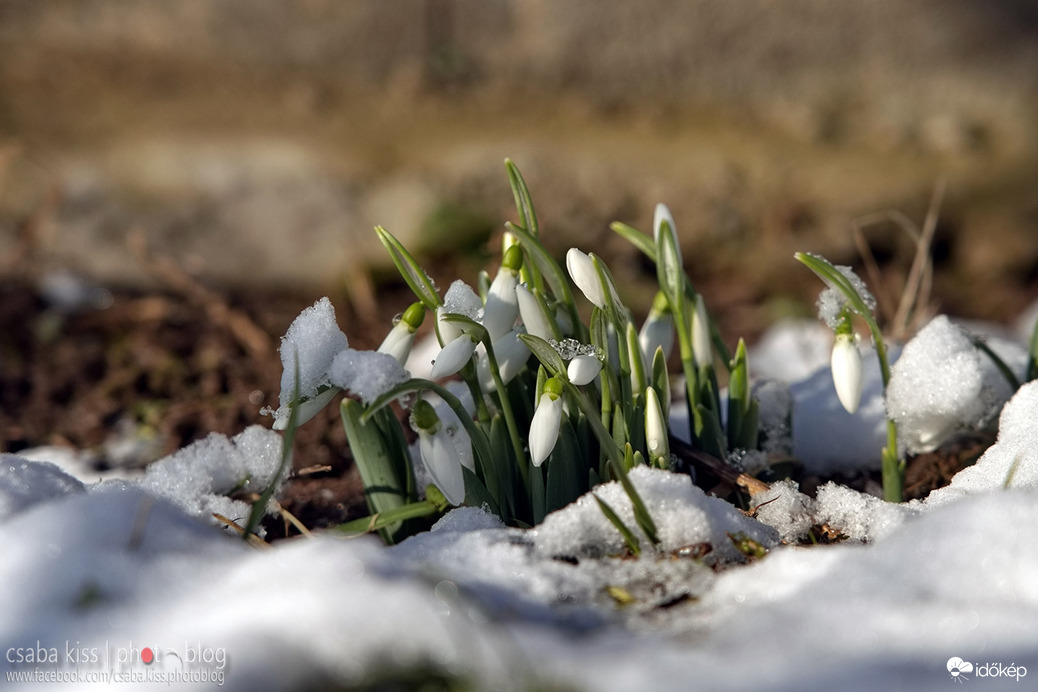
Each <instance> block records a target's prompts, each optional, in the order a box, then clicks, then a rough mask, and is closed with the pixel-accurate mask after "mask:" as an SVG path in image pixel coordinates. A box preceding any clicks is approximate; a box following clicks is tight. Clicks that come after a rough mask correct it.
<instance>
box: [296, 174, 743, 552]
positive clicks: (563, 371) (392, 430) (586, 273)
mask: <svg viewBox="0 0 1038 692" xmlns="http://www.w3.org/2000/svg"><path fill="white" fill-rule="evenodd" d="M506 168H507V172H508V176H509V180H510V182H511V185H512V191H513V194H514V197H515V200H516V209H517V212H518V220H517V222H516V223H508V224H506V229H507V230H506V233H505V237H504V242H503V243H502V247H503V251H502V255H501V260H500V263H499V266H498V268H497V271H496V273H495V274H494V277H493V279H492V280H491V278H490V276H489V274H484V275H483V276H482V277H481V279H480V281H479V282H478V285H477V287H476V288H475V289H473V288H472V287H470V286H468V285H466V284H464V283H463V282H460V281H457V282H455V283H454V284H452V285H451V287H450V288H449V289H448V290H447V291H446V293H445V294H444V295H443V296H442V297H441V295H440V292H439V290H438V289H437V287H436V286H435V284H434V283H433V282H432V280H431V279H430V278H429V277H428V275H427V274H426V272H425V271H424V270H423V269H422V268H421V266H420V265H419V264H418V263H417V262H416V261H415V259H414V258H413V257H412V256H411V255H410V253H408V251H407V250H406V248H404V247H403V245H401V244H400V243H399V241H398V240H397V239H396V238H395V237H394V236H393V235H391V234H390V233H389V232H388V231H386V230H385V229H383V228H381V227H379V228H376V233H377V234H378V237H379V239H380V240H381V242H382V244H383V245H384V246H385V247H386V249H387V250H388V252H389V254H390V256H391V258H392V260H393V262H394V264H395V265H396V266H397V268H398V270H399V271H400V274H401V276H402V277H403V279H404V280H405V281H406V282H407V284H408V285H409V287H410V288H411V290H412V291H413V292H414V294H415V296H416V298H417V302H416V303H415V304H414V305H412V306H411V307H410V308H409V309H408V310H407V311H406V312H405V313H404V314H403V316H402V317H401V318H400V320H399V321H397V323H396V324H395V325H394V326H393V328H392V330H391V331H390V333H389V334H388V335H387V336H386V338H385V340H384V341H383V343H382V345H381V346H380V347H379V352H380V353H381V354H383V355H385V356H391V357H392V362H393V364H394V366H395V367H398V368H400V367H403V366H405V365H406V364H407V362H408V356H409V354H410V350H411V347H412V345H413V343H414V339H415V336H416V334H417V333H418V330H419V329H420V327H421V326H422V323H423V320H424V318H425V316H426V315H432V316H434V317H435V319H434V324H433V328H434V331H435V334H436V338H437V339H438V341H439V345H440V350H439V352H438V354H437V355H436V356H435V359H434V362H433V366H432V370H431V379H423V378H416V377H414V376H411V375H410V374H409V373H406V375H405V376H404V377H395V376H394V377H390V378H388V379H387V382H386V385H385V386H384V387H382V388H381V390H380V391H377V392H376V393H375V395H374V396H370V395H369V396H365V397H361V398H359V399H358V397H357V396H353V394H355V393H356V392H354V391H353V390H352V389H351V388H350V387H349V386H348V385H349V383H350V382H352V381H353V380H352V379H351V378H350V377H349V376H343V375H341V374H340V376H339V377H338V378H337V379H336V378H325V379H328V380H329V381H332V379H334V381H335V382H339V383H342V382H345V383H346V386H341V387H338V388H335V389H333V388H329V389H328V390H322V391H321V393H320V394H315V396H313V397H310V398H307V397H296V398H295V399H293V400H292V401H291V402H289V404H288V406H289V408H291V409H293V410H295V409H297V408H298V409H299V410H302V409H303V408H304V407H308V408H313V407H315V406H319V405H323V403H325V398H324V397H325V393H324V392H325V391H332V395H334V394H335V392H336V391H339V390H341V391H344V392H345V393H346V394H348V395H350V396H346V397H345V398H344V399H343V401H342V404H341V410H342V419H343V424H344V426H345V429H346V433H347V437H348V439H349V442H350V447H351V450H352V453H353V457H354V459H355V461H356V464H357V466H358V468H359V469H360V472H361V477H362V479H363V481H364V484H365V488H366V494H367V499H368V504H369V507H370V509H371V511H372V515H371V516H370V517H368V518H365V519H362V520H357V521H355V522H351V523H350V524H348V525H344V527H343V528H344V530H347V531H364V530H379V531H380V532H381V534H382V536H383V538H385V539H386V540H387V541H389V542H394V541H397V540H400V539H401V538H403V537H405V536H406V535H408V534H409V533H411V532H413V531H414V530H415V527H416V524H415V523H414V519H415V518H416V517H422V516H427V515H433V514H436V513H439V512H442V511H444V510H445V509H446V508H447V507H449V506H452V505H459V504H463V503H464V504H469V505H474V506H485V507H488V508H489V509H490V510H491V511H493V512H495V513H497V514H498V515H499V516H501V517H502V518H503V519H504V520H505V521H506V522H508V523H510V524H513V525H520V526H529V525H534V524H536V523H538V522H540V521H541V520H542V519H543V518H544V516H545V515H546V514H547V513H548V512H551V511H553V510H555V509H559V508H561V507H563V506H565V505H566V504H569V503H570V502H573V501H574V500H576V499H577V498H578V497H580V496H581V495H583V494H585V493H587V492H588V491H589V490H592V489H593V488H594V486H595V485H597V484H598V483H600V482H603V481H607V480H618V481H620V482H621V483H622V484H623V485H624V488H625V489H626V490H627V494H628V496H629V497H630V499H631V502H632V506H633V507H634V510H635V511H634V516H635V520H636V522H637V528H638V530H639V531H640V535H642V536H643V537H644V538H647V539H648V540H649V541H650V543H656V542H657V536H656V527H655V524H654V523H653V520H652V517H651V516H649V513H648V511H646V509H645V506H644V504H643V503H642V502H641V500H640V498H639V497H638V494H637V491H636V490H635V488H634V486H633V485H631V484H630V482H629V481H628V480H627V472H628V471H629V470H630V469H631V468H632V467H633V466H635V465H637V464H651V465H653V466H656V467H658V468H663V469H670V468H675V467H676V465H677V464H676V463H675V458H674V457H673V455H672V454H671V449H672V445H671V436H672V434H674V431H673V430H672V429H671V423H670V418H669V414H670V404H671V373H670V371H669V369H668V364H669V361H670V360H671V359H672V357H673V356H672V353H674V352H675V346H676V347H677V349H676V352H677V354H678V359H679V361H680V368H681V373H682V374H683V375H684V381H685V397H686V403H687V407H688V411H689V415H688V420H689V423H688V429H687V431H683V432H682V434H681V435H680V436H681V437H684V438H686V439H691V441H692V444H693V446H694V447H695V448H696V449H698V450H700V451H701V452H703V453H705V454H709V455H713V456H714V457H716V458H717V459H718V460H719V462H718V463H724V462H723V460H724V459H725V458H726V455H727V454H728V452H729V451H734V450H742V449H755V448H756V446H757V439H758V431H757V409H756V406H757V404H756V401H755V400H754V399H753V397H752V396H751V394H750V388H749V381H750V378H749V370H748V362H747V357H746V349H745V346H744V344H742V342H741V341H740V343H739V345H738V348H737V349H736V354H735V356H734V357H732V356H731V355H730V354H729V353H728V351H727V349H726V348H725V346H724V344H723V342H721V340H720V338H719V337H718V336H717V333H716V331H715V330H714V328H713V326H712V323H711V321H710V317H709V314H708V312H707V308H706V304H705V301H704V300H703V296H702V295H700V294H698V293H697V292H696V291H695V290H694V289H693V287H692V285H691V283H690V282H689V280H688V277H687V275H686V273H685V271H684V266H683V259H682V254H681V248H680V245H679V243H678V238H677V233H676V231H675V226H674V220H673V218H672V217H671V215H670V212H669V211H668V210H667V208H666V207H665V206H663V205H659V206H658V207H657V208H656V212H655V215H654V221H653V234H652V236H651V237H650V236H648V235H646V234H643V233H641V232H639V231H637V230H636V229H633V228H631V227H630V226H626V225H624V224H614V226H613V228H614V230H616V232H618V233H619V234H620V235H621V236H623V237H625V238H627V239H628V240H630V241H631V242H632V243H633V244H634V245H635V246H636V247H637V248H638V249H639V250H641V251H642V252H644V253H645V254H646V255H647V256H648V257H649V259H650V260H651V261H652V262H654V263H655V265H656V273H657V280H658V283H659V292H658V294H657V297H656V300H655V301H654V303H653V306H652V309H651V311H650V313H649V316H648V318H647V319H646V320H645V322H644V323H643V324H641V325H640V326H639V325H636V324H635V320H634V316H633V314H632V312H631V311H630V310H628V308H627V307H626V306H625V305H624V303H623V301H622V298H621V291H620V290H618V287H617V285H616V282H615V280H614V279H613V276H612V274H611V273H610V271H609V268H608V267H607V266H606V264H605V263H604V262H603V261H602V259H601V258H600V257H598V256H597V255H596V254H594V253H593V252H584V251H583V250H581V249H579V248H572V249H570V250H569V251H568V252H567V253H566V257H565V262H564V267H565V269H563V266H560V264H559V263H558V262H557V261H556V259H555V258H554V257H553V256H552V255H551V254H550V253H549V252H548V251H547V250H546V249H545V247H544V245H543V244H542V242H541V238H540V228H539V225H538V222H537V217H536V213H535V212H534V208H533V204H532V202H531V200H530V195H529V191H528V189H527V187H526V184H525V182H524V181H523V179H522V176H521V175H520V174H519V171H518V169H517V168H516V167H515V166H514V165H513V164H512V163H511V162H510V161H508V162H506ZM571 286H572V287H575V288H576V291H574V290H573V289H572V288H571ZM581 296H582V297H583V298H585V299H586V300H587V302H588V303H589V304H590V305H582V304H580V301H579V298H580V297H581ZM588 310H590V319H588V320H587V321H586V322H585V321H584V319H583V318H582V314H584V315H586V314H588ZM331 331H335V329H334V328H332V329H331ZM342 340H343V342H344V341H345V338H344V337H343V339H342ZM334 350H335V349H334V348H332V349H330V351H334ZM283 355H284V354H283ZM322 362H323V361H322ZM717 363H721V364H722V365H723V366H725V367H726V368H727V369H728V370H729V394H728V399H727V410H726V411H725V414H726V415H723V416H722V411H721V405H722V404H721V392H720V390H719V388H718V382H717V376H716V372H715V370H714V368H715V365H716V364H717ZM445 379H446V380H447V381H444V380H445ZM317 381H324V380H321V379H320V377H318V378H317ZM315 391H316V390H315ZM401 406H402V407H404V409H405V410H407V409H409V415H408V417H407V420H408V421H409V423H410V428H411V430H412V431H413V436H412V437H413V438H415V437H416V442H414V443H411V444H409V443H408V441H407V437H406V436H405V435H404V434H403V433H402V431H401V429H400V425H399V422H398V421H399V416H398V415H397V414H396V413H394V412H393V411H394V408H397V407H401ZM282 417H285V416H282ZM722 421H725V423H722ZM423 479H424V480H427V481H428V484H427V485H426V487H425V488H424V489H422V488H420V487H419V485H420V481H422V480H423ZM603 511H605V512H606V514H607V516H609V517H610V521H613V523H614V524H616V525H617V529H618V530H620V532H621V533H622V534H623V535H624V537H625V540H627V543H628V546H629V548H630V549H631V550H632V552H637V550H638V549H639V548H638V546H639V545H640V542H639V539H638V537H637V536H638V534H637V533H636V532H635V531H634V530H632V529H631V528H630V527H627V526H623V525H622V521H620V519H619V517H618V516H617V515H616V513H615V512H611V510H610V511H607V508H605V507H603ZM628 537H630V538H628Z"/></svg>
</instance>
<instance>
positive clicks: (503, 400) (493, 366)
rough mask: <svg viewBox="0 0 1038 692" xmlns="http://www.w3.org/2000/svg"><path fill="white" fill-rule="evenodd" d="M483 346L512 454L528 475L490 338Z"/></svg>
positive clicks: (524, 457)
mask: <svg viewBox="0 0 1038 692" xmlns="http://www.w3.org/2000/svg"><path fill="white" fill-rule="evenodd" d="M483 345H484V346H485V347H486V349H487V362H488V363H489V364H490V375H491V377H493V378H494V385H495V387H496V389H497V393H498V397H497V401H498V406H500V407H501V414H502V415H503V416H504V418H505V425H506V426H508V437H509V438H510V439H511V441H512V453H513V454H514V455H515V460H516V463H517V464H519V470H520V472H522V471H524V470H525V471H526V472H527V473H525V474H523V475H524V476H528V475H529V469H528V468H524V467H528V466H529V460H528V459H527V458H526V454H525V452H524V451H523V442H522V438H521V437H520V436H519V426H518V424H516V421H515V413H514V412H513V411H512V401H511V400H510V399H509V398H508V391H507V390H506V389H505V383H504V382H503V381H502V380H501V373H500V372H499V371H498V368H497V358H496V357H495V356H494V345H493V344H492V343H491V340H490V336H489V335H487V337H486V338H485V339H484V340H483Z"/></svg>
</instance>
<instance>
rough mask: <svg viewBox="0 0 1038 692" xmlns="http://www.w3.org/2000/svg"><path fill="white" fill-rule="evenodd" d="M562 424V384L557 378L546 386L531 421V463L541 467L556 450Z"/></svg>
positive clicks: (549, 381) (552, 379)
mask: <svg viewBox="0 0 1038 692" xmlns="http://www.w3.org/2000/svg"><path fill="white" fill-rule="evenodd" d="M561 424H562V383H561V382H559V380H558V379H557V378H555V377H552V378H550V379H549V380H548V381H547V382H545V384H544V393H543V394H541V398H540V400H539V401H538V402H537V409H536V410H535V411H534V412H533V419H532V420H531V421H530V436H529V442H530V461H531V462H533V465H534V466H540V465H541V464H543V463H544V460H545V459H547V458H548V455H549V454H551V451H552V450H553V449H555V443H556V442H557V441H558V439H559V426H560V425H561Z"/></svg>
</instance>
